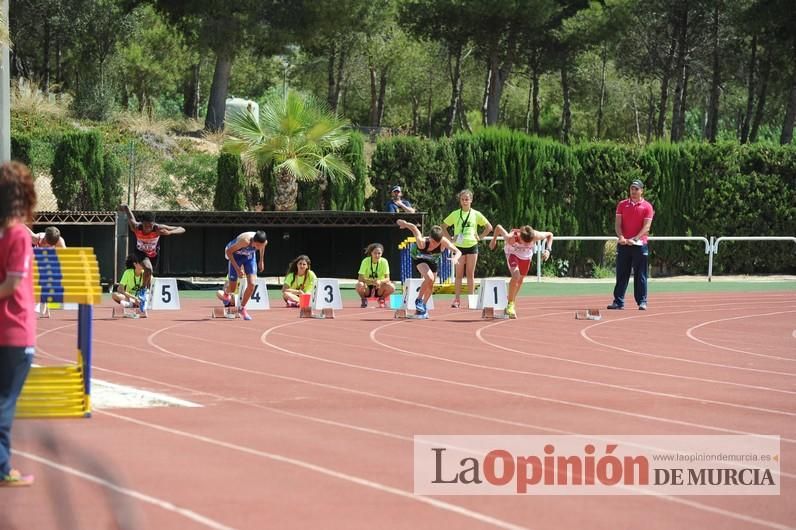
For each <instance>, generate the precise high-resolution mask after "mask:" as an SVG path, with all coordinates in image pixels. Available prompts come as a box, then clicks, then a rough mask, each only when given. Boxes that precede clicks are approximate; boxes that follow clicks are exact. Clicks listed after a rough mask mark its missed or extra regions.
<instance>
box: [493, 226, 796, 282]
mask: <svg viewBox="0 0 796 530" xmlns="http://www.w3.org/2000/svg"><path fill="white" fill-rule="evenodd" d="M492 238H493V236H488V237H485V238H484V240H485V241H490V240H491V239H492ZM498 239H503V238H502V237H499V238H498ZM648 239H649V240H650V241H700V242H702V243H704V244H705V254H707V255H708V274H707V280H708V281H711V280H712V278H713V256H715V255H717V254H718V253H719V243H721V242H722V241H762V242H766V241H791V242H793V243H796V237H793V236H720V237H714V236H711V237H710V239H708V238H706V237H701V236H649V237H648ZM616 240H618V238H617V237H616V236H555V238H554V241H616ZM544 248H545V241H544V240H542V241H538V242H537V243H536V245H535V246H534V253H535V254H536V281H537V282H541V281H542V252H543V251H544Z"/></svg>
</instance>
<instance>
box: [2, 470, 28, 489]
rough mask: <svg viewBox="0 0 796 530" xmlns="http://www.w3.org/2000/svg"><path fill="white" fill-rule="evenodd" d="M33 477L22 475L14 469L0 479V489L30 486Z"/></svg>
mask: <svg viewBox="0 0 796 530" xmlns="http://www.w3.org/2000/svg"><path fill="white" fill-rule="evenodd" d="M34 480H35V479H34V477H33V475H23V474H22V473H20V472H19V471H18V470H16V469H12V470H11V471H9V472H8V475H5V476H3V477H0V487H7V488H14V487H17V488H18V487H24V486H31V485H32V484H33V481H34Z"/></svg>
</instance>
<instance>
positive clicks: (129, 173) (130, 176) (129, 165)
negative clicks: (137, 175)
mask: <svg viewBox="0 0 796 530" xmlns="http://www.w3.org/2000/svg"><path fill="white" fill-rule="evenodd" d="M133 156H135V155H133V141H132V140H130V155H129V156H128V158H127V204H128V205H129V206H130V207H131V208H132V207H133V206H132V204H130V197H131V194H132V193H133Z"/></svg>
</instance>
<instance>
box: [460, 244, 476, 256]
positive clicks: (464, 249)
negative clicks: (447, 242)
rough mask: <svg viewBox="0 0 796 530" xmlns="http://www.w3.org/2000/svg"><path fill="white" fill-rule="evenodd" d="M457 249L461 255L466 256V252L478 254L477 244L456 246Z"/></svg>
mask: <svg viewBox="0 0 796 530" xmlns="http://www.w3.org/2000/svg"><path fill="white" fill-rule="evenodd" d="M456 248H458V249H459V252H461V253H462V256H466V255H467V254H476V255H478V245H473V246H472V247H467V248H462V247H460V246H458V245H457V246H456Z"/></svg>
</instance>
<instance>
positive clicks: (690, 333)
mask: <svg viewBox="0 0 796 530" xmlns="http://www.w3.org/2000/svg"><path fill="white" fill-rule="evenodd" d="M785 313H796V311H776V312H773V313H760V314H756V315H742V316H739V317H730V318H719V319H717V320H710V321H708V322H703V323H701V324H697V325H696V326H691V327H690V328H688V329H687V330H686V331H685V334H686V336H688V338H689V339H691V340H695V341H696V342H699V343H701V344H704V345H706V346H710V347H711V348H718V349H720V350H726V351H731V352H736V353H743V354H745V355H753V356H755V357H764V358H766V359H776V360H779V361H789V362H796V359H792V358H790V357H779V356H777V355H768V354H765V353H757V352H751V351H747V350H739V349H737V348H730V347H728V346H721V345H719V344H714V343H712V342H708V341H706V340H703V339H700V338H698V337H697V336H695V335H694V331H696V330H697V329H699V328H701V327H703V326H708V325H710V324H716V323H717V322H727V321H730V320H741V319H744V318H756V317H767V316H771V315H782V314H785ZM794 333H796V332H794Z"/></svg>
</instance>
